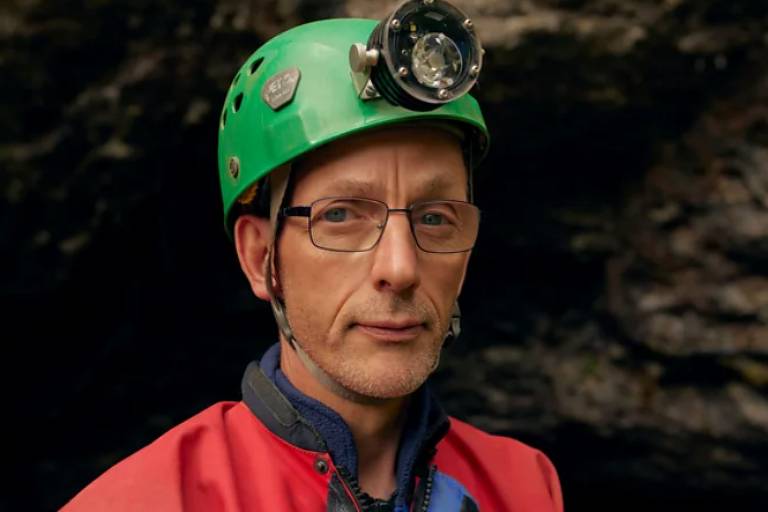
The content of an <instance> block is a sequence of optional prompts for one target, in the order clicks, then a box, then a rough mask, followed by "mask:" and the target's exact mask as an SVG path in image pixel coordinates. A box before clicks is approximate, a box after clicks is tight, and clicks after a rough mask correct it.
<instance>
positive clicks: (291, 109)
mask: <svg viewBox="0 0 768 512" xmlns="http://www.w3.org/2000/svg"><path fill="white" fill-rule="evenodd" d="M377 23H378V22H377V21H375V20H363V19H333V20H324V21H318V22H314V23H308V24H305V25H301V26H298V27H296V28H293V29H291V30H288V31H286V32H283V33H281V34H280V35H278V36H276V37H274V38H273V39H271V40H270V41H268V42H267V43H266V44H264V45H263V46H262V47H261V48H259V49H258V50H257V51H256V52H255V53H253V54H252V55H251V56H250V57H249V58H248V59H247V60H246V62H245V64H243V66H242V67H241V68H240V70H239V71H238V73H237V75H236V76H235V78H234V80H233V81H232V85H231V87H230V89H229V92H228V93H227V98H226V100H225V102H224V109H223V110H222V113H221V118H220V124H219V160H218V162H219V178H220V182H221V193H222V198H223V202H224V219H225V229H226V230H227V233H228V234H229V235H230V236H231V235H232V226H233V224H234V221H235V220H236V218H235V212H236V211H237V209H236V208H234V206H235V203H236V202H237V200H238V198H239V197H240V196H241V194H243V192H245V191H247V190H250V189H251V187H252V185H254V184H255V183H256V182H257V181H258V180H260V179H261V178H263V177H265V176H267V175H268V174H269V173H270V172H271V171H273V170H275V169H276V168H278V167H280V166H282V165H283V164H286V163H288V162H290V161H292V160H293V159H295V158H297V157H299V156H301V155H303V154H304V153H307V152H308V151H312V150H313V149H316V148H318V147H320V146H322V145H324V144H327V143H329V142H331V141H333V140H336V139H339V138H343V137H346V136H348V135H351V134H353V133H356V132H360V131H363V130H369V129H372V128H376V127H381V126H385V125H390V124H394V123H403V122H412V121H419V120H431V121H435V122H443V123H444V122H448V123H455V124H457V125H458V126H459V127H461V128H462V129H463V131H464V132H465V133H466V140H467V141H468V144H469V149H470V151H471V154H472V155H474V157H473V159H472V162H473V164H474V163H477V162H479V161H480V160H481V159H482V157H483V156H485V154H486V152H487V149H488V140H489V136H488V130H487V128H486V126H485V121H484V120H483V116H482V113H481V111H480V107H479V106H478V104H477V101H476V100H475V99H474V98H472V97H471V96H470V95H468V94H465V95H463V96H461V97H459V98H458V99H456V100H454V101H451V102H448V103H445V104H443V105H441V106H440V107H439V108H435V109H434V110H430V111H427V112H419V111H412V110H408V109H406V108H403V107H400V106H395V105H393V104H391V103H389V102H388V101H385V100H384V99H382V98H374V99H367V100H363V99H361V96H360V94H359V93H358V89H357V88H356V85H355V83H354V79H353V73H352V70H351V68H350V61H349V52H350V47H351V46H352V45H353V44H355V43H360V42H365V41H367V40H368V38H369V36H370V35H371V33H372V31H373V30H374V28H375V27H376V25H377Z"/></svg>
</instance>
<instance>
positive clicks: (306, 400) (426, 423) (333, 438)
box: [259, 343, 448, 506]
mask: <svg viewBox="0 0 768 512" xmlns="http://www.w3.org/2000/svg"><path fill="white" fill-rule="evenodd" d="M259 366H260V367H261V370H262V372H263V373H264V374H265V375H266V376H267V378H269V379H270V380H271V381H272V382H273V383H274V384H275V385H276V386H277V388H278V389H279V390H280V392H281V393H282V394H283V395H285V397H286V398H287V399H288V401H289V402H290V403H291V405H293V407H294V408H295V409H296V410H297V411H298V412H299V414H300V415H301V416H303V417H304V418H305V419H306V420H307V421H308V422H309V423H310V424H311V425H312V426H313V427H314V428H315V429H316V430H317V431H318V432H319V433H320V435H321V436H322V437H323V439H324V440H325V443H326V445H327V446H328V452H329V453H330V455H331V458H332V459H333V462H334V464H335V465H336V466H337V467H343V468H345V469H346V470H347V471H349V472H350V474H352V475H354V477H355V478H357V469H358V467H357V465H358V461H357V449H356V447H355V442H354V438H353V437H352V432H351V431H350V430H349V426H348V425H347V424H346V422H345V421H344V420H343V419H342V417H341V416H339V415H338V414H337V413H336V412H335V411H333V410H332V409H330V408H328V407H326V406H325V405H323V404H322V403H320V402H318V401H317V400H314V399H313V398H310V397H308V396H306V395H304V394H303V393H302V392H301V391H299V390H298V389H296V388H295V387H294V386H293V384H291V382H290V381H289V380H288V378H287V377H286V376H285V374H284V373H283V372H282V370H281V369H280V344H279V343H276V344H274V345H272V346H271V347H270V348H269V350H267V352H266V353H265V354H264V356H263V357H262V359H261V362H260V365H259ZM412 398H413V399H412V401H411V405H410V408H409V411H408V415H407V419H406V423H405V427H404V429H403V434H402V437H401V438H400V447H399V448H398V453H397V461H396V473H395V477H396V481H397V491H396V493H395V505H396V506H403V505H404V504H406V503H407V502H408V501H409V498H410V495H411V493H412V492H413V476H414V471H415V469H416V468H415V467H416V465H417V464H418V463H419V462H421V460H422V459H423V458H428V457H429V456H430V455H431V453H430V452H431V450H432V449H433V448H434V446H435V445H436V444H437V442H438V441H439V440H440V439H441V438H442V437H443V436H444V435H445V433H446V432H447V430H448V418H447V416H446V415H445V413H444V412H443V410H442V408H441V407H440V405H439V404H438V402H437V400H436V399H435V397H434V396H433V395H432V393H431V392H430V390H429V388H428V386H427V385H426V384H425V385H423V386H421V388H419V389H418V390H417V391H416V392H415V393H414V394H413V397H412Z"/></svg>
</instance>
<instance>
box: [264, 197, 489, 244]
mask: <svg viewBox="0 0 768 512" xmlns="http://www.w3.org/2000/svg"><path fill="white" fill-rule="evenodd" d="M329 199H337V200H362V201H368V202H371V203H378V204H380V205H382V206H383V207H384V208H385V209H386V216H385V217H384V222H383V224H382V226H381V228H380V229H379V236H378V238H376V241H375V242H373V243H372V244H371V246H370V247H368V248H367V249H331V248H329V247H323V246H322V245H318V244H317V242H315V238H314V236H313V235H312V207H313V206H315V204H317V203H319V202H320V201H327V200H329ZM433 203H460V204H464V205H469V206H471V207H472V208H474V209H475V210H476V211H477V225H478V233H479V231H480V214H481V211H480V208H478V207H477V206H476V205H474V204H472V203H470V202H469V201H457V200H454V199H435V200H432V201H417V202H415V203H412V204H411V205H410V206H408V207H407V208H390V207H389V205H388V204H387V203H385V202H384V201H379V200H378V199H370V198H368V197H355V196H328V197H321V198H319V199H315V200H314V201H312V202H311V203H309V204H308V205H298V206H286V207H283V208H281V209H280V211H279V217H280V218H285V217H306V218H307V227H308V228H309V239H310V241H311V242H312V245H314V246H315V247H317V248H318V249H322V250H324V251H332V252H368V251H372V250H373V249H374V248H375V247H376V246H377V245H379V242H380V241H381V237H382V236H383V235H384V230H385V229H387V223H388V222H389V214H390V213H403V214H406V215H407V218H408V225H409V226H410V228H411V235H412V236H413V240H414V241H415V242H416V246H417V247H418V248H419V249H421V250H422V251H424V252H428V253H431V254H457V253H462V252H469V251H471V250H472V249H473V248H474V247H475V244H476V243H477V235H478V233H475V239H474V241H473V242H472V245H471V246H470V247H468V248H466V249H461V250H457V251H430V250H428V249H425V248H424V247H422V246H421V243H419V237H417V236H416V230H415V229H414V227H413V219H412V218H411V213H412V212H413V209H414V208H416V207H419V206H424V205H429V204H433Z"/></svg>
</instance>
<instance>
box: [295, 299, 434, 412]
mask: <svg viewBox="0 0 768 512" xmlns="http://www.w3.org/2000/svg"><path fill="white" fill-rule="evenodd" d="M287 306H288V305H287ZM287 310H288V312H289V321H290V324H291V328H292V330H293V332H294V336H295V337H296V340H297V341H298V343H299V345H300V346H301V348H302V349H303V350H304V352H306V354H307V356H309V358H310V359H311V360H312V362H314V363H315V365H317V366H318V367H319V368H320V369H321V370H323V372H325V373H326V374H327V375H328V376H329V377H330V378H331V379H333V380H334V381H335V382H336V383H338V384H339V385H340V386H341V387H343V388H344V389H346V390H348V391H350V392H351V393H353V394H356V395H360V396H362V397H366V398H372V399H391V398H399V397H403V396H406V395H409V394H411V393H413V392H414V391H416V390H417V389H418V388H419V387H420V386H421V385H422V384H423V383H424V382H425V381H426V380H427V378H428V377H429V375H430V374H431V373H432V372H433V371H434V370H435V369H436V368H437V365H438V363H439V360H440V352H441V350H442V344H443V340H444V339H445V333H446V332H447V330H448V325H447V321H439V320H438V317H437V314H436V313H435V312H434V311H433V310H431V308H428V307H426V306H423V305H418V304H414V303H413V302H410V301H406V300H404V299H401V298H399V297H395V298H393V299H392V300H391V303H390V304H389V305H388V307H386V308H382V307H381V304H380V303H377V304H374V303H373V301H371V302H369V303H368V304H365V305H363V306H362V307H359V308H356V310H355V312H354V313H353V314H350V313H347V314H343V315H342V317H341V318H339V321H338V322H336V324H337V325H340V326H343V327H342V330H343V332H333V331H332V332H329V333H326V334H325V335H323V333H319V332H318V331H317V330H314V329H313V328H312V324H313V323H314V322H313V321H312V314H313V312H312V311H302V309H301V308H298V310H297V308H291V307H290V306H288V307H287ZM291 311H293V312H294V313H296V314H295V315H291V314H290V312H291ZM381 311H386V313H387V315H394V314H398V313H399V314H404V313H406V314H409V315H410V316H415V317H418V318H424V319H425V320H426V321H425V329H424V332H423V333H422V334H421V336H420V337H419V339H418V340H414V341H412V342H409V343H417V344H418V350H416V351H415V352H414V351H411V352H409V353H408V357H395V358H394V359H395V360H396V362H395V363H392V364H386V365H384V363H383V359H382V358H383V357H384V356H382V355H381V354H374V355H373V358H374V361H370V360H368V359H367V358H366V357H365V356H362V355H359V353H358V352H357V351H356V347H355V343H354V341H353V340H350V339H349V335H350V334H351V325H353V324H354V321H355V320H356V319H366V318H380V316H375V317H374V316H373V315H377V314H378V315H381Z"/></svg>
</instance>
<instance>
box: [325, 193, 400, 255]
mask: <svg viewBox="0 0 768 512" xmlns="http://www.w3.org/2000/svg"><path fill="white" fill-rule="evenodd" d="M386 218H387V205H385V204H384V203H380V202H378V201H373V200H369V199H360V198H344V197H336V198H328V199H320V200H318V201H315V202H314V203H312V211H311V213H310V234H311V236H312V242H313V243H314V244H315V245H316V246H318V247H320V248H322V249H329V250H331V251H367V250H369V249H371V248H372V247H373V246H374V245H376V242H378V240H379V237H380V236H381V231H382V229H383V228H384V222H385V220H386Z"/></svg>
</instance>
